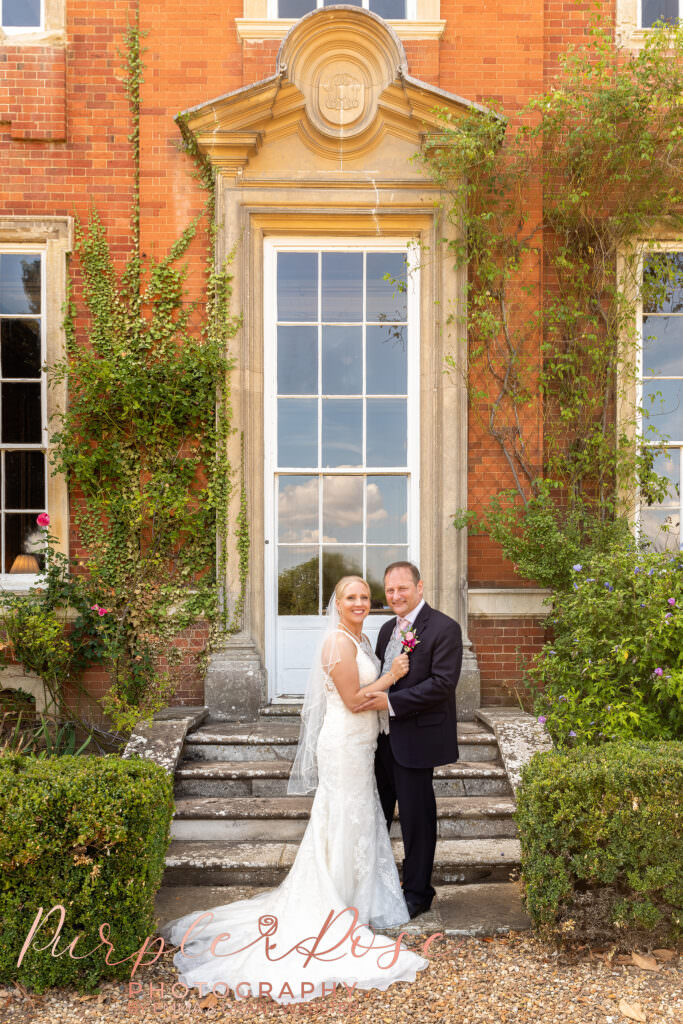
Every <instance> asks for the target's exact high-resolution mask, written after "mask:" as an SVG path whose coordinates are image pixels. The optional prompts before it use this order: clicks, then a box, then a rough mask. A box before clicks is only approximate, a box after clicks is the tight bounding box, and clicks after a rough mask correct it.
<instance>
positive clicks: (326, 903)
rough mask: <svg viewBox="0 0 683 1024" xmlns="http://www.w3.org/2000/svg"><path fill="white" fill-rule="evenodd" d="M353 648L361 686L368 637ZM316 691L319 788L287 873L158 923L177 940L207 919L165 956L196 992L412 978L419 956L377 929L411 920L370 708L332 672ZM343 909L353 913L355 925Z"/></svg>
mask: <svg viewBox="0 0 683 1024" xmlns="http://www.w3.org/2000/svg"><path fill="white" fill-rule="evenodd" d="M356 646H357V648H358V649H357V653H356V663H357V665H358V674H359V680H360V685H361V686H366V685H367V684H368V683H371V682H373V681H374V680H375V679H376V678H377V676H378V674H379V662H378V661H377V659H376V658H375V655H374V652H373V650H372V647H371V646H370V643H369V641H368V640H367V638H366V637H365V636H363V639H362V643H361V644H357V645H356ZM325 691H326V710H325V717H324V720H323V723H322V727H321V729H320V733H319V736H318V743H317V757H318V765H319V768H318V773H319V780H318V788H317V791H316V794H315V797H314V800H313V805H312V808H311V816H310V820H309V822H308V826H307V828H306V831H305V833H304V836H303V839H302V840H301V845H300V846H299V849H298V852H297V855H296V859H295V861H294V863H293V865H292V867H291V869H290V871H289V874H288V875H287V877H286V878H285V880H284V881H283V882H282V883H281V884H280V885H279V886H278V887H277V888H276V889H275V890H272V891H270V892H265V893H261V894H259V895H257V896H254V897H253V898H252V899H248V900H238V901H237V902H235V903H229V904H225V905H224V906H220V907H215V908H214V909H213V910H212V911H204V912H199V913H197V912H193V913H191V914H188V915H186V916H184V917H181V918H178V919H177V920H175V921H171V922H169V924H167V925H166V926H165V927H164V928H162V929H161V935H162V936H163V937H164V938H165V939H166V940H167V941H170V942H171V943H172V944H173V945H179V944H180V942H181V940H182V939H183V936H185V934H186V932H187V930H188V928H189V927H190V925H191V924H192V923H193V922H194V921H197V919H198V918H199V917H200V915H201V913H203V914H205V915H206V916H205V918H204V920H202V921H197V925H196V927H195V928H194V929H193V931H192V934H191V935H190V936H189V937H188V939H187V940H186V941H185V943H184V947H183V948H184V951H185V954H188V955H184V954H183V951H182V950H181V951H179V952H178V953H176V954H175V957H174V963H175V965H176V967H177V968H178V970H179V976H180V981H181V982H182V983H183V984H185V985H187V986H188V987H194V986H201V985H202V983H203V987H202V988H201V991H203V992H204V993H206V992H208V991H210V990H211V989H212V986H215V992H216V994H217V995H222V994H224V993H225V992H227V989H228V988H230V989H232V991H234V992H235V995H236V997H237V998H247V997H248V996H249V995H253V996H259V995H261V996H266V995H268V996H270V997H271V998H273V999H275V1000H276V1001H277V1002H279V1003H290V1002H303V1001H306V1000H308V999H314V998H316V997H318V996H321V995H331V994H332V992H333V991H334V986H335V984H343V985H346V986H347V988H348V989H353V988H359V989H367V988H379V989H386V988H388V987H389V985H391V984H392V983H393V982H395V981H414V980H415V974H416V972H417V971H419V970H422V969H423V968H424V967H426V966H427V964H428V960H426V959H425V958H424V957H421V956H418V955H417V954H416V953H413V952H411V951H410V950H407V949H405V947H403V946H402V945H401V944H400V943H398V941H397V940H392V939H391V938H388V937H387V936H383V935H381V934H375V929H381V928H389V927H395V926H397V925H401V924H404V923H406V922H407V921H408V920H409V915H408V910H407V907H406V903H405V900H404V898H403V893H402V890H401V887H400V884H399V878H398V871H397V868H396V864H395V863H394V858H393V854H392V850H391V844H390V841H389V836H388V833H387V827H386V822H385V819H384V815H383V813H382V808H381V805H380V801H379V796H378V793H377V786H376V783H375V772H374V752H375V746H376V743H377V733H378V728H379V720H378V713H377V712H376V711H365V712H358V713H353V712H352V711H349V709H348V708H347V707H346V705H345V704H344V702H343V701H342V699H341V697H340V696H339V694H338V692H337V690H336V687H335V686H334V683H333V682H332V680H331V679H330V678H329V676H326V677H325ZM347 908H355V909H356V910H357V912H358V916H357V923H355V924H354V915H353V911H352V910H348V909H347ZM210 914H212V915H213V918H212V919H211V918H210V916H209V915H210ZM328 918H329V923H328V926H327V927H325V924H326V919H328ZM368 925H369V926H370V927H367V926H368ZM269 932H270V934H268V933H269ZM225 933H229V937H226V934H225ZM218 936H223V938H222V939H221V940H220V941H216V942H215V945H214V952H213V954H212V952H211V945H212V942H214V940H216V939H217V937H218ZM311 953H313V954H314V955H313V956H311V955H310V954H311ZM392 961H393V962H392Z"/></svg>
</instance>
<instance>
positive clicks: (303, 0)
mask: <svg viewBox="0 0 683 1024" xmlns="http://www.w3.org/2000/svg"><path fill="white" fill-rule="evenodd" d="M314 10H315V0H279V3H278V8H277V16H278V18H303V16H304V14H308V13H309V12H310V11H314Z"/></svg>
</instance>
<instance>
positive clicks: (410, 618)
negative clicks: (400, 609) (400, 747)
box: [387, 598, 425, 717]
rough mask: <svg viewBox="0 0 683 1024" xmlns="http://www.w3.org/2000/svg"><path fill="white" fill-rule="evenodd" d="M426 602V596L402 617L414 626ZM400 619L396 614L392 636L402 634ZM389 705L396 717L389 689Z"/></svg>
mask: <svg viewBox="0 0 683 1024" xmlns="http://www.w3.org/2000/svg"><path fill="white" fill-rule="evenodd" d="M424 603H425V602H424V598H422V600H421V601H420V602H419V603H418V604H416V605H415V607H414V608H413V610H412V611H410V612H408V614H407V615H402V616H401V618H402V619H407V620H408V622H409V624H410V625H411V626H412V625H413V623H414V622H415V619H416V618H417V617H418V615H419V614H420V612H421V611H422V606H423V605H424ZM398 619H399V617H398V616H396V625H395V626H394V632H393V633H392V636H397V635H400V632H401V627H400V626H399V624H398ZM387 706H388V708H389V714H390V715H391V716H393V717H395V712H394V710H393V708H392V706H391V701H390V700H389V693H388V691H387Z"/></svg>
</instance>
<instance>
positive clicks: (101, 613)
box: [97, 608, 107, 615]
mask: <svg viewBox="0 0 683 1024" xmlns="http://www.w3.org/2000/svg"><path fill="white" fill-rule="evenodd" d="M97 614H98V615H106V614H107V609H106V608H98V609H97Z"/></svg>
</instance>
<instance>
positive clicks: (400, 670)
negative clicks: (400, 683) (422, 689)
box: [391, 654, 410, 679]
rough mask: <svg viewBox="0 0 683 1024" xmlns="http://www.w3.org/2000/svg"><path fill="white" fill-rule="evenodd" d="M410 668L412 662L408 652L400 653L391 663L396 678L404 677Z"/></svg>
mask: <svg viewBox="0 0 683 1024" xmlns="http://www.w3.org/2000/svg"><path fill="white" fill-rule="evenodd" d="M409 668H410V662H409V660H408V655H407V654H399V655H398V657H397V658H394V660H393V661H392V663H391V672H392V673H393V675H394V676H395V678H396V679H403V676H405V675H407V674H408V669H409Z"/></svg>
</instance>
